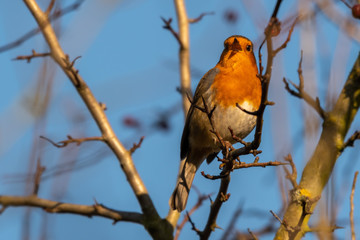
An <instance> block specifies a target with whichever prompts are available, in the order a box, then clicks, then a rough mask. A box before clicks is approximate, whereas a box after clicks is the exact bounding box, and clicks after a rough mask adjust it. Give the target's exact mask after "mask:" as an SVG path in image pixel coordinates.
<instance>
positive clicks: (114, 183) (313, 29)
mask: <svg viewBox="0 0 360 240" xmlns="http://www.w3.org/2000/svg"><path fill="white" fill-rule="evenodd" d="M73 2H74V1H71V0H67V1H57V4H58V5H59V6H68V5H69V4H72V3H73ZM252 2H253V1H233V0H226V1H220V0H211V1H204V0H201V1H187V2H186V4H187V10H188V15H189V17H197V16H198V15H200V14H201V13H203V12H214V13H215V14H214V15H210V16H206V17H204V18H203V19H202V20H201V21H200V22H198V23H196V24H192V25H191V26H190V40H191V43H190V48H191V67H192V82H193V86H194V88H195V86H196V84H197V83H198V81H199V79H200V78H201V77H202V75H203V74H204V73H205V72H207V71H208V70H209V69H210V68H212V67H213V66H214V65H215V64H216V63H217V61H218V59H219V57H220V54H221V52H222V49H223V41H224V40H225V39H226V38H227V37H228V36H230V35H233V34H240V35H244V36H247V37H248V38H250V39H251V40H253V42H254V44H255V48H256V49H258V46H259V43H260V41H261V40H262V32H263V27H264V26H265V25H266V23H267V20H268V19H269V16H270V13H271V11H272V9H273V5H274V3H275V1H258V3H257V5H256V8H254V6H253V7H252V8H251V4H252ZM305 2H306V1H305ZM39 3H40V4H41V5H42V6H43V7H44V8H45V6H46V3H47V1H44V0H43V1H39ZM336 7H337V9H338V10H339V11H341V12H342V13H343V14H349V10H348V9H347V8H346V7H345V6H344V5H343V4H342V3H341V2H340V3H338V4H337V5H336ZM249 9H250V10H249ZM251 9H253V10H252V11H251ZM254 9H257V10H256V11H254ZM297 10H298V3H297V2H296V1H284V3H283V4H282V6H281V9H280V13H279V18H280V20H283V19H285V18H287V17H289V16H293V15H294V14H296V11H297ZM229 11H231V12H234V13H235V14H237V16H238V19H237V21H236V22H235V23H229V22H228V21H226V18H225V17H224V15H225V14H226V13H227V12H229ZM160 17H164V18H169V17H171V18H173V19H174V20H173V27H174V28H175V29H177V25H176V19H175V10H174V5H173V2H172V1H164V0H152V1H143V0H136V1H130V0H125V1H116V0H106V1H96V0H86V1H84V3H83V4H82V6H81V7H80V9H79V10H78V11H75V12H73V13H70V14H68V15H66V16H64V17H63V18H62V19H61V20H60V21H58V22H57V23H56V24H55V29H56V30H57V31H58V35H59V39H60V43H61V45H62V47H63V49H64V51H65V52H66V53H67V54H69V56H70V58H71V59H74V58H75V57H77V56H81V58H80V59H79V60H78V61H77V62H76V67H77V68H78V69H79V70H80V74H81V75H82V77H83V78H84V79H85V81H86V82H87V83H88V85H89V87H90V88H91V89H92V91H93V92H94V94H95V96H96V97H97V99H98V100H99V101H100V102H104V103H106V106H107V111H106V112H107V115H108V117H109V119H110V122H111V124H112V125H113V127H114V129H115V130H116V133H117V135H118V137H119V139H120V140H121V141H122V142H123V143H124V144H125V145H126V146H127V147H131V145H132V143H133V142H137V141H138V139H139V138H140V137H141V136H143V135H144V136H145V140H144V142H143V144H142V147H141V148H140V149H138V150H137V151H136V152H135V154H134V155H133V158H134V162H135V165H136V167H137V169H138V171H139V173H140V175H141V177H142V178H143V180H144V182H145V184H146V187H147V188H148V190H149V192H150V195H151V197H152V199H153V202H154V203H155V205H156V207H157V210H158V211H159V213H160V214H161V216H164V217H165V216H166V214H167V211H168V203H167V202H168V199H169V196H170V194H171V192H172V190H173V187H174V184H175V180H176V174H177V171H178V164H179V144H180V138H181V133H182V128H183V114H182V112H181V108H180V95H179V94H178V93H177V91H176V87H178V86H179V73H178V55H177V54H178V44H177V42H176V41H175V39H174V38H173V36H172V35H171V34H170V33H169V32H168V31H166V30H165V29H163V28H162V26H163V23H162V21H161V19H160ZM315 19H316V21H314V22H312V23H311V24H307V23H304V24H302V25H298V26H297V27H296V28H295V31H294V33H293V36H292V40H291V42H290V43H289V44H288V47H287V48H286V49H285V50H283V51H282V52H281V54H279V55H278V56H277V58H276V61H275V63H274V66H273V68H274V71H273V76H272V80H271V81H272V82H271V86H270V90H269V99H270V100H272V101H275V103H276V105H275V106H273V107H269V108H268V109H267V110H266V113H265V118H264V120H265V123H264V133H263V142H262V144H261V150H262V151H263V153H262V154H261V155H260V161H274V160H282V157H283V156H285V155H287V154H288V153H291V154H292V155H293V158H294V160H295V163H296V165H297V168H298V171H299V172H301V170H302V168H303V167H304V165H305V163H306V161H307V159H308V158H309V156H311V153H312V151H313V149H314V147H315V145H316V142H317V140H318V138H319V130H317V129H316V126H319V123H320V122H319V120H320V119H319V118H318V116H317V115H316V113H315V112H314V111H313V110H312V109H311V108H309V107H308V106H307V105H306V104H304V103H303V102H302V101H301V100H299V99H295V98H293V97H291V96H289V94H288V93H287V92H286V91H285V90H284V87H283V83H282V78H283V77H284V76H286V77H287V78H289V79H291V80H292V81H294V82H297V80H298V76H297V67H298V61H299V57H300V50H301V49H303V50H304V62H303V68H304V69H303V70H304V77H305V86H306V88H307V90H308V91H309V92H310V93H311V94H314V96H315V95H317V96H319V98H320V100H321V103H322V104H323V106H325V107H329V106H331V99H334V98H336V96H337V95H338V94H339V92H340V90H341V87H342V85H343V83H344V79H346V76H347V74H348V73H349V70H350V69H351V67H352V65H353V63H354V60H355V59H356V57H357V54H358V52H359V44H358V43H357V42H356V41H354V40H352V39H350V38H349V37H347V36H345V35H344V32H343V31H339V28H338V27H337V26H336V25H335V24H333V23H330V22H329V19H328V18H327V17H326V16H325V15H324V14H322V13H318V14H317V17H316V18H315ZM284 25H285V26H284ZM283 26H284V27H283V28H284V29H286V23H283ZM34 27H35V21H34V20H33V18H32V16H31V14H30V13H29V12H28V10H27V9H26V7H25V5H24V4H23V3H22V2H21V1H0V36H1V37H0V45H1V46H2V45H4V44H6V43H8V42H11V41H14V40H15V39H17V38H18V37H20V36H21V35H22V34H24V33H25V32H27V31H29V30H31V29H33V28H34ZM286 35H287V31H286V30H284V32H283V33H282V35H280V36H279V38H278V39H276V40H275V44H278V45H279V44H281V43H282V41H283V40H284V38H285V37H286ZM32 49H35V50H36V51H37V52H46V51H47V47H46V45H45V44H44V41H43V38H42V36H41V35H38V36H36V37H34V38H31V39H30V40H28V41H26V42H25V43H24V44H22V45H21V46H20V47H18V48H15V49H12V50H10V51H7V52H3V53H0V65H1V67H0V69H1V70H2V79H3V80H2V88H1V89H0V99H1V101H0V114H1V115H0V142H1V144H0V154H1V157H0V166H1V167H0V181H1V184H0V195H6V194H9V195H10V194H13V195H23V194H25V192H26V183H25V180H24V179H25V177H24V176H25V175H26V173H27V172H28V171H29V166H30V167H31V163H30V162H31V161H32V160H31V159H37V158H40V159H41V161H42V164H43V165H45V166H46V167H47V170H46V171H45V173H44V180H43V182H42V184H41V188H40V192H39V196H40V197H43V198H48V199H53V200H58V201H64V202H72V203H78V204H93V203H94V199H96V201H97V202H99V203H102V204H104V205H106V206H108V207H111V208H115V209H119V210H128V211H139V210H140V208H139V206H138V203H137V201H136V199H135V197H134V195H133V193H132V191H131V189H130V188H129V186H128V184H127V182H126V179H125V176H124V174H123V173H122V171H121V168H120V167H119V164H118V162H117V160H116V159H115V158H114V157H113V156H112V155H111V153H110V152H109V150H107V149H106V147H105V146H104V145H103V144H102V143H96V142H95V143H94V142H91V143H84V144H82V145H81V146H80V147H77V146H70V147H68V148H64V149H57V148H54V147H53V146H52V145H51V144H49V143H47V142H45V141H44V140H41V139H39V138H38V136H39V135H45V136H47V137H49V138H51V139H52V140H54V141H61V140H64V139H65V138H66V135H68V134H70V135H72V136H73V137H77V136H98V135H99V131H98V130H97V128H96V126H95V124H94V122H93V121H92V119H91V118H90V115H89V114H88V112H87V110H86V108H85V106H84V104H83V103H82V102H81V99H80V98H79V97H78V96H77V93H76V91H75V90H74V88H73V86H72V85H71V84H70V82H69V81H68V79H66V77H65V75H64V74H63V73H62V72H61V71H60V69H59V68H58V67H57V66H56V65H55V64H54V63H53V62H52V60H51V59H34V60H32V61H31V63H30V64H27V63H26V62H24V61H12V60H11V59H13V58H15V57H16V56H18V55H26V54H30V53H31V50H32ZM256 57H257V56H256ZM44 66H45V67H44ZM44 69H47V70H46V71H44ZM44 76H45V77H44ZM41 77H44V79H46V80H47V81H50V80H49V79H52V81H53V85H52V91H51V101H50V103H49V107H48V111H47V113H46V115H45V117H42V118H41V119H42V120H39V116H42V115H41V113H37V114H35V109H36V108H34V107H32V106H34V105H32V103H34V102H36V99H38V98H39V96H42V95H39V94H36V90H38V91H39V89H41V88H39V86H41V87H45V86H46V84H39V83H38V82H37V81H39V79H41ZM329 91H330V92H331V94H330V97H329V96H327V93H328V92H329ZM40 99H41V98H40ZM40 102H41V100H40ZM35 106H38V105H35ZM167 112H170V113H171V114H170V115H167V116H169V121H168V122H167V123H168V124H169V128H166V129H165V128H157V127H155V123H158V122H159V118H160V116H162V115H161V114H163V113H167ZM304 116H309V117H311V118H312V119H313V120H312V121H311V122H310V123H315V125H314V126H313V127H314V128H310V127H309V123H308V122H304ZM129 118H130V119H136V120H137V121H139V122H140V126H141V127H139V128H130V127H129V126H125V125H124V119H129ZM316 123H317V124H316ZM320 126H321V123H320ZM305 129H311V131H308V132H307V133H306V134H305V131H304V130H305ZM356 129H360V123H359V117H357V118H356V119H355V121H354V122H353V125H352V128H351V130H350V133H352V132H353V131H355V130H356ZM304 136H306V138H304ZM247 140H251V138H248V139H247ZM359 158H360V157H359V143H356V145H355V148H349V149H347V150H346V151H345V153H344V154H343V155H342V156H341V157H340V158H339V161H338V162H337V164H336V168H335V171H334V174H333V178H332V180H331V181H332V182H331V186H332V188H327V190H326V191H325V192H324V194H323V196H332V197H333V199H335V200H336V201H337V202H338V203H337V207H338V209H337V214H338V217H337V218H336V219H337V221H336V224H337V225H340V226H343V227H344V229H340V230H337V231H336V236H338V238H339V239H347V238H348V237H349V232H350V230H349V222H348V219H349V218H348V213H349V195H350V188H351V182H352V178H353V174H354V172H355V171H357V170H359V169H360V163H359V160H360V159H359ZM242 161H246V162H250V161H253V158H252V157H250V156H246V157H243V158H242ZM61 164H62V165H61ZM60 165H61V166H65V170H64V168H60V167H59V166H60ZM66 167H68V168H70V169H72V168H75V169H77V170H76V171H66ZM59 170H64V172H65V173H63V174H61V175H55V174H54V173H57V172H58V171H59ZM200 171H205V172H206V173H210V174H217V173H218V172H219V170H218V165H217V164H216V163H212V164H211V165H206V164H203V166H202V167H201V169H200ZM282 172H283V171H282V169H281V168H265V169H244V170H238V171H235V172H234V173H233V174H232V179H231V183H230V188H229V192H230V193H231V197H230V199H229V201H228V202H227V203H226V204H224V205H223V208H222V210H221V213H220V215H219V219H218V225H219V226H221V227H222V228H224V229H225V228H226V227H227V226H228V224H229V222H230V220H231V217H232V215H233V212H234V211H235V209H236V208H237V207H238V206H243V208H244V212H243V214H242V215H241V216H240V217H239V219H238V221H237V223H236V228H237V229H239V230H241V231H242V232H246V231H247V228H250V229H251V230H253V231H256V230H258V229H259V228H261V227H262V226H263V225H264V224H267V223H268V222H269V221H272V222H274V223H275V226H276V227H277V226H278V223H276V221H275V220H274V219H273V217H272V216H271V214H270V213H269V210H273V211H274V212H279V211H280V209H281V205H282V202H281V201H282V200H281V194H280V191H279V179H282V181H285V180H284V178H283V177H279V176H278V175H279V173H282ZM299 177H300V174H299ZM194 185H195V186H196V187H197V188H198V189H200V190H201V192H202V193H216V192H217V189H218V186H219V182H217V181H209V180H207V179H204V178H203V177H202V176H200V174H197V176H196V177H195V180H194ZM359 196H360V195H359V190H358V188H357V190H356V192H355V204H356V203H359V202H360V197H359ZM323 198H324V199H325V197H323ZM196 201H197V195H196V192H195V191H192V192H191V194H190V199H189V203H188V207H190V206H192V205H194V204H195V203H196ZM329 203H330V200H329V201H325V203H324V204H322V206H323V208H324V209H325V210H324V211H325V212H329V211H328V209H329V208H330V207H329V206H327V204H329ZM355 208H356V209H357V208H359V206H358V205H355ZM320 209H321V207H319V208H318V210H317V211H319V212H320ZM208 211H209V203H208V202H205V203H204V204H203V206H202V207H201V208H200V209H199V210H198V211H197V212H196V213H195V214H194V215H193V217H192V219H193V221H194V222H195V223H196V225H197V227H198V228H200V229H202V228H203V226H204V224H205V222H204V218H206V217H207V215H208ZM25 212H26V211H25V209H24V208H9V209H6V211H5V212H4V213H2V214H1V215H0V239H22V233H24V227H23V226H24V219H26V217H25V214H26V213H25ZM357 213H358V211H357V212H356V213H355V223H356V227H357V229H358V231H357V232H358V234H360V233H359V232H360V227H359V224H358V223H359V220H360V218H359V214H357ZM30 219H31V224H30V232H29V236H31V238H30V239H39V238H40V237H41V236H42V235H44V234H45V236H46V239H100V238H102V239H119V236H120V238H121V239H149V236H148V235H147V233H146V231H145V230H144V229H143V227H142V226H140V225H134V224H129V223H123V222H120V223H117V224H116V225H115V226H113V225H112V222H111V221H109V220H106V219H101V218H93V219H89V218H85V217H81V216H73V215H55V214H47V213H44V212H43V211H42V210H32V211H31V218H30ZM316 219H317V218H316V217H315V216H314V219H313V222H316ZM44 229H45V230H44ZM223 232H224V231H223V230H220V229H219V230H216V231H215V232H214V233H213V234H212V239H219V238H220V237H221V236H222V234H223ZM313 237H314V236H312V235H308V236H307V237H306V239H312V238H313ZM194 238H196V235H195V233H194V232H193V231H191V230H190V226H189V225H186V227H185V228H184V230H183V232H182V233H181V239H194ZM261 239H271V235H269V236H264V237H261Z"/></svg>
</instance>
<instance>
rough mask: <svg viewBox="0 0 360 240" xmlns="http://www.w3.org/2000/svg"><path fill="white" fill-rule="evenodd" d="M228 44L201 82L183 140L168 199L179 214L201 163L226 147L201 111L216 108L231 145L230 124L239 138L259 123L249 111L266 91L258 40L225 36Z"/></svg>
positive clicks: (222, 131) (214, 119)
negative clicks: (258, 60) (258, 62)
mask: <svg viewBox="0 0 360 240" xmlns="http://www.w3.org/2000/svg"><path fill="white" fill-rule="evenodd" d="M224 48H225V49H224V51H223V52H222V54H221V57H220V60H219V62H218V63H217V64H216V66H215V67H214V68H212V69H211V70H210V71H208V72H207V73H206V74H205V75H204V76H203V77H202V79H201V80H200V82H199V84H198V86H197V88H196V91H195V95H194V99H193V101H192V104H191V107H190V109H189V112H188V115H187V118H186V122H185V126H184V130H183V134H182V138H181V147H180V157H181V163H180V171H179V175H178V180H177V183H176V187H175V190H174V192H173V194H172V196H171V198H170V200H169V204H170V206H171V208H172V209H173V210H175V209H176V210H178V211H179V212H181V211H183V210H184V209H185V207H186V202H187V199H188V196H189V191H190V188H191V185H192V182H193V180H194V176H195V173H196V171H197V170H198V168H199V166H200V165H201V163H202V162H203V161H204V160H205V159H207V162H208V163H210V162H211V161H212V160H213V159H214V158H215V156H216V155H217V153H218V152H219V151H220V150H221V149H220V144H219V141H218V139H217V137H216V136H215V134H214V133H212V132H211V131H210V130H211V129H212V126H211V124H210V121H209V118H208V115H207V114H206V113H204V111H201V109H204V107H207V108H208V109H210V110H213V112H212V114H211V118H212V124H213V127H214V128H215V129H216V130H217V132H218V133H219V135H220V136H221V137H222V139H223V140H224V141H228V142H230V143H231V144H233V143H235V140H234V139H233V137H232V135H231V133H230V131H229V127H230V128H231V129H232V130H233V131H234V133H235V134H236V136H238V137H240V138H245V137H246V136H247V135H248V134H249V133H250V132H251V131H252V130H253V128H254V127H255V125H256V116H254V115H251V114H249V113H247V112H253V111H256V110H258V108H259V106H260V102H261V92H262V91H261V83H260V79H259V78H258V77H257V74H258V69H257V65H256V60H255V57H254V53H253V44H252V42H251V41H250V40H249V39H247V38H246V37H243V36H239V35H234V36H231V37H229V38H227V39H226V40H225V42H224ZM204 102H205V104H206V106H204ZM237 104H239V105H240V106H241V108H242V109H245V110H247V112H246V111H244V110H242V109H240V108H238V107H237V106H236V105H237Z"/></svg>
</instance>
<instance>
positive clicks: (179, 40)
mask: <svg viewBox="0 0 360 240" xmlns="http://www.w3.org/2000/svg"><path fill="white" fill-rule="evenodd" d="M161 20H162V21H163V22H164V24H165V25H164V26H163V28H164V29H167V30H169V31H170V32H171V34H172V35H173V36H174V37H175V39H176V40H177V41H178V43H179V45H180V47H183V46H184V45H183V43H182V42H181V39H180V36H179V34H178V33H177V32H175V30H174V29H173V28H172V26H171V22H172V18H169V19H168V20H166V19H165V18H163V17H161Z"/></svg>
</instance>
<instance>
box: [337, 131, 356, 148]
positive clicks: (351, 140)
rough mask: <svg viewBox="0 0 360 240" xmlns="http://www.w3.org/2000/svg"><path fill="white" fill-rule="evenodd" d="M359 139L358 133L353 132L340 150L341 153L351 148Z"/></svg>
mask: <svg viewBox="0 0 360 240" xmlns="http://www.w3.org/2000/svg"><path fill="white" fill-rule="evenodd" d="M359 139H360V131H355V132H354V133H353V135H351V136H350V137H349V138H348V140H346V142H345V143H344V146H343V147H342V148H341V149H340V151H341V152H343V151H344V150H345V148H347V147H353V146H354V143H355V141H356V140H359Z"/></svg>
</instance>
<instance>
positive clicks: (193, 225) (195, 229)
mask: <svg viewBox="0 0 360 240" xmlns="http://www.w3.org/2000/svg"><path fill="white" fill-rule="evenodd" d="M186 216H187V219H188V221H189V223H190V224H191V229H192V230H194V231H195V232H196V233H197V235H199V236H201V231H200V230H199V229H197V228H196V226H195V223H194V222H193V221H192V220H191V218H190V215H189V212H188V211H186Z"/></svg>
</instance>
